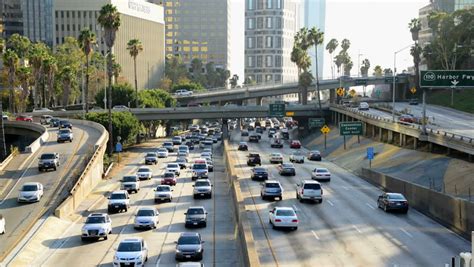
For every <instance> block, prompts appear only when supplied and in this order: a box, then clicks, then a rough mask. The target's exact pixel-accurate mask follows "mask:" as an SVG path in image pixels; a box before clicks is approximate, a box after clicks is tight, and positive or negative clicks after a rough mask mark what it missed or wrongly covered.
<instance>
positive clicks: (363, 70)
mask: <svg viewBox="0 0 474 267" xmlns="http://www.w3.org/2000/svg"><path fill="white" fill-rule="evenodd" d="M369 69H370V61H369V59H367V58H366V59H364V60H363V61H362V66H361V67H360V73H361V74H362V77H367V75H368V73H369Z"/></svg>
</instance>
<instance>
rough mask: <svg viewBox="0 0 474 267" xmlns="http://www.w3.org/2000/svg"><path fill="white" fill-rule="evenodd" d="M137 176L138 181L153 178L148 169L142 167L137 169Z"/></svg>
mask: <svg viewBox="0 0 474 267" xmlns="http://www.w3.org/2000/svg"><path fill="white" fill-rule="evenodd" d="M137 176H138V179H140V180H150V179H151V178H152V177H153V172H152V171H151V169H150V167H146V166H142V167H140V168H138V170H137Z"/></svg>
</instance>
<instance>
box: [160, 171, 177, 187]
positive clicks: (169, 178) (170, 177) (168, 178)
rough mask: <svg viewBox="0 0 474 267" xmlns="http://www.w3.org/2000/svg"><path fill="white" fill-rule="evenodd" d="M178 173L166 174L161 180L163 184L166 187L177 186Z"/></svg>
mask: <svg viewBox="0 0 474 267" xmlns="http://www.w3.org/2000/svg"><path fill="white" fill-rule="evenodd" d="M176 182H177V180H176V173H174V172H167V171H166V172H165V173H163V178H162V179H161V184H166V185H176Z"/></svg>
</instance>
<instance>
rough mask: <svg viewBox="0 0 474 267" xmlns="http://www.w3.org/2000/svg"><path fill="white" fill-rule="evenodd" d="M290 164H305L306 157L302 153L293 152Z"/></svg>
mask: <svg viewBox="0 0 474 267" xmlns="http://www.w3.org/2000/svg"><path fill="white" fill-rule="evenodd" d="M290 162H295V163H304V155H303V153H301V152H300V151H296V152H293V153H292V154H291V155H290Z"/></svg>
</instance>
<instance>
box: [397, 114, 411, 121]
mask: <svg viewBox="0 0 474 267" xmlns="http://www.w3.org/2000/svg"><path fill="white" fill-rule="evenodd" d="M398 120H399V121H400V123H415V118H414V117H413V116H412V115H409V114H402V115H400V117H399V119H398Z"/></svg>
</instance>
